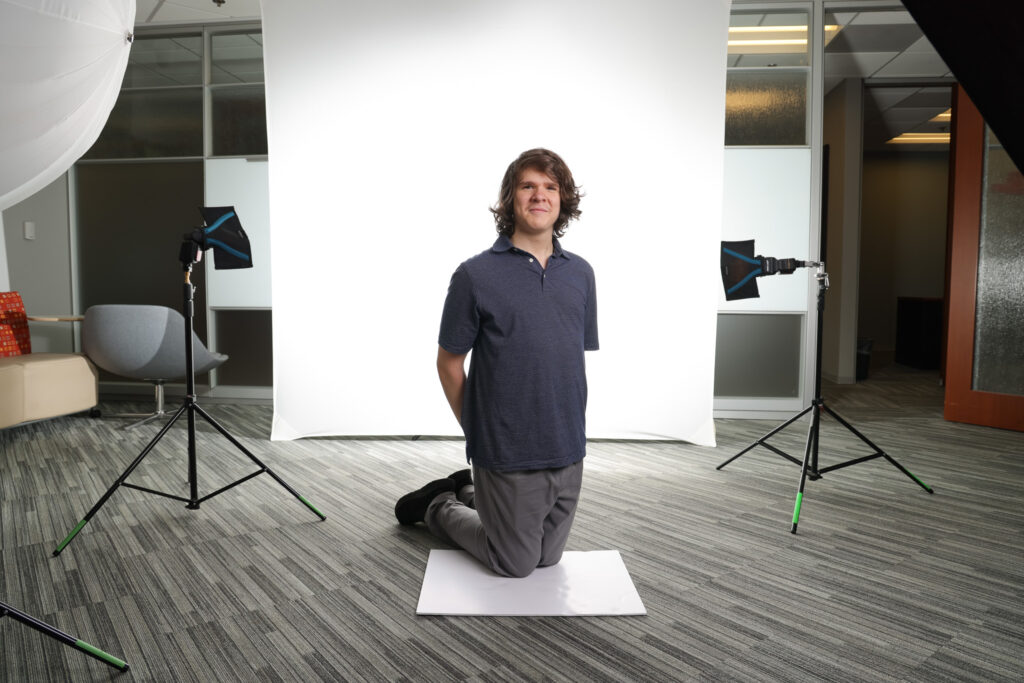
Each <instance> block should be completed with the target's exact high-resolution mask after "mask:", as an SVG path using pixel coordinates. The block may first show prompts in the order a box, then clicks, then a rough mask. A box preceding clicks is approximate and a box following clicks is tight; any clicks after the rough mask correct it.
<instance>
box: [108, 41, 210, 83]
mask: <svg viewBox="0 0 1024 683" xmlns="http://www.w3.org/2000/svg"><path fill="white" fill-rule="evenodd" d="M202 82H203V38H202V35H201V34H199V33H192V34H187V35H180V36H153V37H145V36H136V38H135V40H134V41H132V49H131V54H130V56H129V57H128V66H127V68H126V69H125V72H124V81H123V82H122V84H121V87H122V88H152V87H160V86H175V85H201V84H202Z"/></svg>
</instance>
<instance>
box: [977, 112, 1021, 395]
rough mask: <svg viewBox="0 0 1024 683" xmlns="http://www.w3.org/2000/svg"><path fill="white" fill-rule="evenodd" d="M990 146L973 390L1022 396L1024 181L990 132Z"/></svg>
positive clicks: (982, 224)
mask: <svg viewBox="0 0 1024 683" xmlns="http://www.w3.org/2000/svg"><path fill="white" fill-rule="evenodd" d="M988 143H989V144H988V145H987V147H986V152H985V181H984V182H985V186H984V200H983V201H984V204H983V206H982V221H981V242H980V244H979V251H978V294H977V297H978V298H977V304H976V306H977V307H976V311H977V313H976V316H977V317H976V320H975V331H974V335H975V337H974V378H973V382H972V384H973V389H974V390H975V391H990V392H995V393H1001V394H1015V395H1018V396H1024V230H1021V226H1022V225H1024V176H1022V175H1021V173H1020V171H1018V170H1017V167H1016V166H1014V164H1013V161H1011V160H1010V157H1009V155H1007V153H1006V151H1005V150H1004V149H1003V147H1002V145H1000V144H999V141H998V140H997V139H996V138H995V136H994V135H992V134H991V132H989V134H988Z"/></svg>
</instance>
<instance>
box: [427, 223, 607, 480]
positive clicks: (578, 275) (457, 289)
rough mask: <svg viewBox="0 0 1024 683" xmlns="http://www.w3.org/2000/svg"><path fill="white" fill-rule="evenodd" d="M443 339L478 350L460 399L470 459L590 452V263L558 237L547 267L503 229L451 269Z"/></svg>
mask: <svg viewBox="0 0 1024 683" xmlns="http://www.w3.org/2000/svg"><path fill="white" fill-rule="evenodd" d="M438 342H439V343H440V345H441V347H442V348H444V349H445V350H446V351H449V352H451V353H455V354H462V353H466V352H468V351H470V350H472V352H473V354H472V356H470V364H469V373H468V379H467V384H466V393H465V399H464V403H463V406H462V429H463V432H464V433H465V435H466V456H467V459H468V460H469V461H470V462H472V463H474V464H475V465H476V466H478V467H483V468H485V469H489V470H495V471H499V472H507V471H513V470H535V469H546V468H554V467H565V466H567V465H571V464H573V463H574V462H577V461H579V460H580V459H581V458H583V456H584V455H586V416H585V415H586V407H587V377H586V371H585V366H584V359H583V352H584V351H585V350H586V351H593V350H596V349H597V348H598V342H597V295H596V292H595V289H594V270H593V268H591V267H590V264H589V263H587V262H586V261H585V260H583V259H582V258H581V257H579V256H577V255H575V254H571V253H569V252H567V251H563V250H562V247H561V245H560V244H559V243H558V240H555V241H554V252H553V253H552V255H551V257H550V258H549V259H548V265H547V268H546V269H544V268H541V267H540V263H539V262H538V261H537V259H535V258H534V257H533V256H532V255H530V254H528V253H527V252H525V251H522V250H520V249H517V248H516V247H514V246H512V243H511V242H510V241H509V239H508V238H507V237H505V236H500V237H499V238H498V239H497V241H495V243H494V246H492V247H491V248H490V249H488V250H487V251H484V252H481V253H480V254H477V255H476V256H474V257H473V258H471V259H469V260H467V261H465V262H464V263H462V265H460V266H459V267H458V269H457V270H456V271H455V273H454V274H453V275H452V279H451V283H450V285H449V286H448V297H447V299H446V300H445V303H444V312H443V314H442V316H441V333H440V335H439V338H438Z"/></svg>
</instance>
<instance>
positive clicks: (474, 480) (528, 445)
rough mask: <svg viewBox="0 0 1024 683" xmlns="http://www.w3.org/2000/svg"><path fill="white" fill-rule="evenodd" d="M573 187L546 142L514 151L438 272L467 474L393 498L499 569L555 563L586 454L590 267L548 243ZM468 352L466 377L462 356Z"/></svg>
mask: <svg viewBox="0 0 1024 683" xmlns="http://www.w3.org/2000/svg"><path fill="white" fill-rule="evenodd" d="M580 196H581V195H580V191H579V188H578V187H577V186H576V184H575V181H574V180H573V177H572V173H571V172H570V171H569V168H568V167H567V166H566V164H565V162H564V161H562V159H561V158H560V157H559V156H558V155H557V154H555V153H554V152H551V151H549V150H546V149H533V150H529V151H527V152H523V154H521V155H520V156H519V158H518V159H516V160H515V161H513V162H512V163H511V164H510V165H509V167H508V170H507V171H506V172H505V177H504V178H503V180H502V183H501V191H500V194H499V198H498V203H497V205H496V206H495V207H494V208H492V209H491V212H492V213H493V214H494V220H495V223H496V224H497V230H498V238H497V240H496V241H495V242H494V244H493V245H492V246H491V248H490V249H488V250H487V251H484V252H482V253H480V254H477V255H476V256H474V257H472V258H470V259H469V260H467V261H465V262H463V263H462V264H461V265H460V266H459V267H458V269H457V270H456V271H455V273H454V274H453V275H452V279H451V283H450V284H449V287H448V297H447V299H446V300H445V304H444V312H443V314H442V316H441V332H440V335H439V339H438V343H439V348H438V351H437V371H438V375H439V376H440V378H441V386H442V387H443V388H444V393H445V397H446V398H447V399H448V402H449V404H450V405H451V407H452V411H453V412H454V413H455V417H456V419H457V420H458V421H459V424H460V425H462V430H463V432H464V433H465V435H466V456H467V460H468V461H469V462H470V463H471V464H472V472H471V471H470V470H461V471H459V472H456V473H455V474H453V475H451V476H450V477H448V478H446V479H439V480H437V481H433V482H431V483H429V484H427V485H426V486H424V487H423V488H421V489H419V490H418V491H414V492H412V493H410V494H408V495H406V496H403V497H402V498H401V499H400V500H399V501H398V504H397V505H396V506H395V516H396V517H397V518H398V521H399V522H401V523H402V524H415V523H417V522H425V523H426V525H427V527H428V528H429V529H430V531H431V532H432V533H433V534H434V535H436V536H438V537H439V538H441V539H443V540H445V541H447V542H450V543H453V544H455V545H457V546H459V547H461V548H464V549H465V550H467V551H468V552H469V553H470V554H472V555H473V556H474V557H476V558H477V559H478V560H480V562H482V563H483V564H485V565H486V566H488V567H490V568H491V569H492V570H493V571H494V572H496V573H498V574H501V575H503V576H515V577H523V576H527V575H529V574H530V573H531V572H532V571H533V570H534V569H535V568H537V567H546V566H549V565H553V564H557V563H558V561H559V560H560V559H561V557H562V550H563V549H564V548H565V543H566V540H567V539H568V537H569V529H570V528H571V526H572V521H573V517H574V515H575V512H576V504H577V502H578V501H579V495H580V485H581V483H582V480H583V457H584V456H585V455H586V429H585V412H586V406H587V378H586V372H585V367H584V357H583V356H584V353H583V352H584V351H592V350H596V349H597V348H598V341H597V296H596V292H595V289H594V271H593V269H592V268H591V267H590V264H589V263H587V262H586V261H585V260H584V259H582V258H581V257H579V256H577V255H575V254H571V253H569V252H567V251H565V250H563V249H562V246H561V244H560V243H559V241H558V238H559V237H561V236H562V235H563V234H564V232H565V228H566V225H567V224H568V223H569V221H571V220H573V219H575V218H578V217H579V215H580V211H579V208H578V207H579V201H580ZM470 351H472V352H473V355H472V356H471V359H470V366H469V375H468V377H467V375H466V371H465V359H466V356H467V354H468V353H469V352H470Z"/></svg>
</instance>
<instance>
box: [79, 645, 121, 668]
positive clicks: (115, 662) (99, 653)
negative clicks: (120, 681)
mask: <svg viewBox="0 0 1024 683" xmlns="http://www.w3.org/2000/svg"><path fill="white" fill-rule="evenodd" d="M75 647H77V648H78V649H79V650H82V651H84V652H88V653H89V654H91V655H93V656H94V657H99V658H100V659H102V660H103V661H104V662H106V663H107V664H110V665H111V666H116V667H117V668H118V669H122V670H123V669H127V668H128V663H127V662H124V661H121V660H120V659H118V658H117V657H115V656H114V655H108V654H107V653H106V652H104V651H103V650H101V649H99V648H97V647H93V646H92V645H90V644H89V643H87V642H85V641H84V640H78V641H75Z"/></svg>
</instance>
